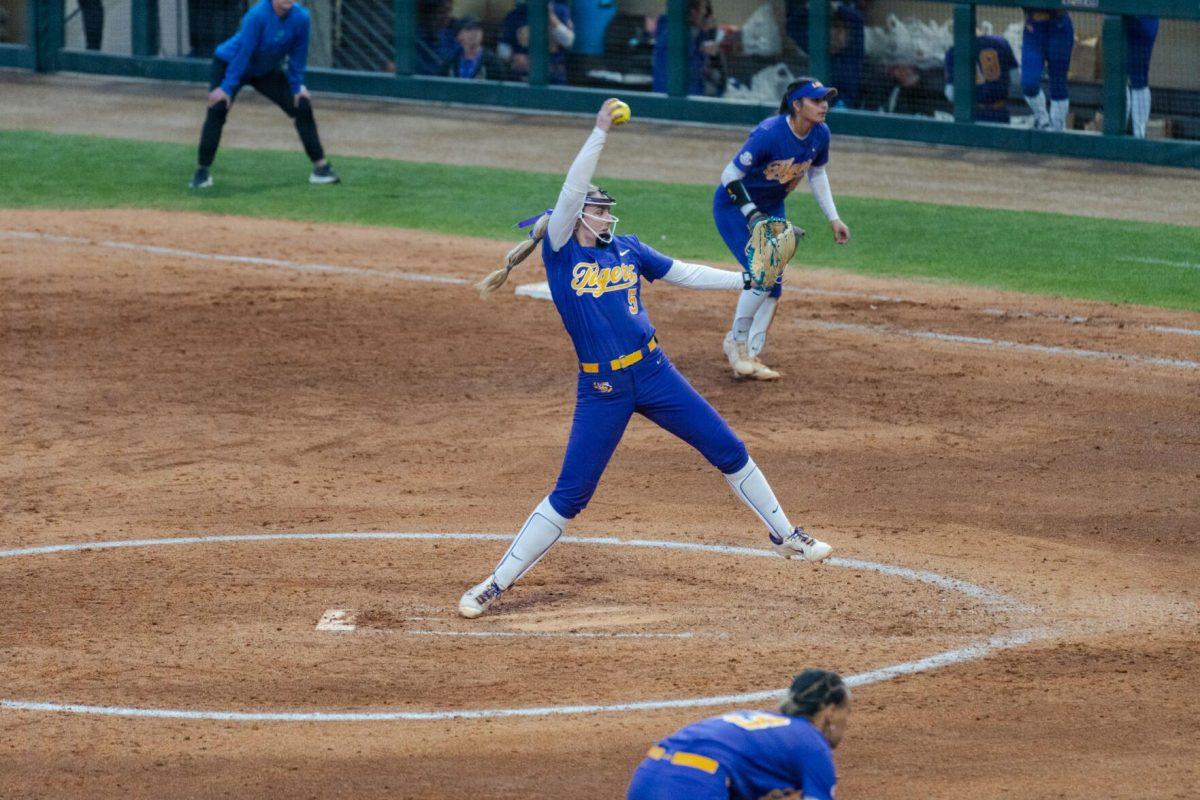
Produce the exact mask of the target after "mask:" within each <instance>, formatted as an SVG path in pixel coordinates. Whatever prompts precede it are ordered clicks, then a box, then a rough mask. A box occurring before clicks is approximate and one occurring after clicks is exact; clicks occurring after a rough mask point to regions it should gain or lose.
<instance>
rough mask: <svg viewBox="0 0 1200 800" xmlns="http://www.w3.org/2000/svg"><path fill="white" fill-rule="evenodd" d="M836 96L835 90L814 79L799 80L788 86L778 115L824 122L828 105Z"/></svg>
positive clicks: (780, 103) (836, 91)
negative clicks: (789, 115)
mask: <svg viewBox="0 0 1200 800" xmlns="http://www.w3.org/2000/svg"><path fill="white" fill-rule="evenodd" d="M837 94H838V90H837V89H831V88H830V87H828V86H825V85H824V84H822V83H821V82H820V81H819V80H817V79H816V78H800V79H799V80H794V81H792V82H791V83H789V84H788V87H787V89H786V90H785V91H784V93H783V99H782V100H781V101H780V102H779V113H780V114H793V115H796V116H802V117H805V118H808V119H809V120H810V121H811V122H824V121H825V112H826V111H828V110H829V103H830V102H832V101H833V100H834V98H836V97H837ZM817 117H820V118H819V119H817Z"/></svg>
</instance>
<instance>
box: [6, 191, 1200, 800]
mask: <svg viewBox="0 0 1200 800" xmlns="http://www.w3.org/2000/svg"><path fill="white" fill-rule="evenodd" d="M269 226H270V229H271V233H272V235H271V236H270V237H266V236H264V235H263V228H264V223H263V222H261V221H245V220H240V219H236V218H219V217H218V218H214V217H203V216H199V215H184V214H170V215H168V214H160V213H152V212H141V211H138V212H134V211H121V212H115V211H114V212H69V213H68V212H10V211H5V212H4V213H3V216H2V224H0V229H2V230H3V231H7V232H10V234H9V235H7V236H6V235H4V234H2V233H0V263H2V264H3V265H4V266H3V269H2V270H0V303H2V304H3V307H2V310H0V313H2V315H3V320H4V322H3V334H4V347H3V348H2V349H0V355H2V357H3V362H2V364H0V367H2V369H0V391H2V396H3V398H4V403H5V406H6V413H5V426H4V428H3V431H4V439H3V453H4V455H3V456H2V457H0V474H2V475H3V482H4V485H5V492H4V499H5V505H4V509H3V511H4V521H3V526H2V530H3V541H0V548H3V549H12V548H21V547H37V546H41V545H50V544H64V543H88V542H93V543H99V542H105V541H116V540H129V539H152V540H162V539H166V538H169V537H179V536H211V535H216V534H266V533H335V532H370V531H380V532H387V531H394V532H418V533H443V534H456V533H479V534H487V533H498V534H503V533H510V532H512V531H513V530H514V529H515V528H516V527H517V526H518V525H519V524H520V523H521V521H522V520H523V518H524V516H525V515H526V514H527V513H528V511H529V509H530V508H531V507H532V506H533V504H534V503H536V501H537V499H538V498H539V497H541V496H542V495H543V494H544V493H545V492H546V491H547V490H548V488H549V487H550V485H551V483H552V481H553V479H554V476H555V474H556V471H557V468H558V465H559V461H560V459H561V455H562V447H563V444H564V441H565V438H566V433H567V429H568V425H569V418H570V408H571V404H572V396H573V383H572V382H573V376H574V369H575V368H574V362H573V356H572V352H571V348H570V344H569V342H568V340H567V338H566V336H565V334H564V333H563V332H562V330H561V324H560V322H559V321H558V319H557V317H556V315H555V313H554V310H553V308H552V307H551V306H550V305H549V304H548V303H545V302H543V301H539V300H534V299H529V298H522V297H516V296H514V295H513V294H512V293H511V292H509V291H507V290H505V291H503V292H501V294H500V296H499V297H497V298H496V299H495V300H494V301H492V302H489V303H481V302H480V301H478V300H477V299H476V297H475V295H474V293H473V291H472V290H471V289H470V288H469V287H468V286H465V285H462V284H445V283H429V282H421V281H419V280H416V279H415V278H418V277H420V276H427V277H428V276H435V277H436V276H439V275H440V273H439V271H438V268H437V267H436V266H435V265H436V264H438V259H437V254H439V253H444V252H445V251H446V244H445V241H446V238H445V237H444V236H442V235H437V236H434V235H423V234H418V233H411V232H400V231H389V230H380V229H367V228H353V227H348V226H340V227H338V228H336V231H335V230H334V229H332V228H326V227H323V226H319V225H311V224H299V223H288V222H272V223H269ZM202 230H203V231H204V233H203V235H200V231H202ZM13 231H19V232H23V233H24V234H25V236H24V238H13V237H12V235H11V232H13ZM54 237H69V238H66V239H62V238H54ZM216 240H219V241H221V243H222V244H221V248H220V251H219V252H220V253H222V254H225V255H237V256H253V257H261V258H271V259H277V260H280V261H282V262H288V263H284V264H278V265H275V266H255V265H252V264H247V263H238V262H231V261H220V260H211V259H209V260H205V259H200V258H197V257H193V256H189V255H187V254H186V253H183V252H179V253H175V254H169V253H165V252H163V251H161V250H159V251H148V250H146V249H136V248H144V246H147V245H153V246H159V247H169V248H177V249H179V250H180V251H205V252H213V249H212V248H210V247H209V246H208V245H207V244H206V243H208V242H212V241H216ZM131 248H134V249H131ZM503 249H504V245H503V244H502V243H491V242H486V241H481V240H462V241H460V242H458V243H456V245H455V252H457V253H459V254H460V255H461V257H460V258H458V259H457V260H456V262H455V263H454V265H453V266H452V267H451V272H450V274H449V277H453V278H461V279H468V280H469V279H473V278H476V277H478V276H479V275H482V274H483V273H485V272H486V271H487V270H489V269H490V268H491V267H492V265H493V264H495V263H496V261H497V258H498V257H499V254H500V253H502V252H503ZM288 264H292V265H313V264H318V265H322V264H323V265H333V266H342V267H353V268H357V269H358V270H360V271H359V272H354V273H350V272H344V273H340V274H339V273H332V272H324V273H322V272H313V271H311V269H310V270H303V269H298V268H289V266H288ZM523 269H524V270H526V272H527V274H526V275H525V276H524V277H523V278H522V280H532V279H534V278H535V277H536V273H537V270H536V269H527V268H523ZM518 274H519V273H518ZM788 280H789V285H790V288H789V290H788V291H787V293H786V295H787V296H786V298H785V301H784V305H783V307H782V310H781V315H782V316H781V319H780V320H779V321H778V322H777V323H776V328H775V333H774V336H773V339H772V348H771V350H770V351H769V356H770V358H769V360H770V361H771V363H773V364H777V365H778V366H779V368H780V369H781V370H783V371H784V373H785V374H786V379H785V380H784V381H782V382H779V383H777V384H771V385H766V384H751V385H746V384H740V385H739V384H735V383H734V382H732V381H731V380H730V379H729V378H728V376H727V374H726V367H725V365H724V360H723V357H722V355H721V352H720V340H721V336H722V332H723V330H724V329H725V327H726V324H727V316H728V313H729V309H730V307H731V303H732V302H733V298H732V297H731V296H727V295H718V294H714V293H700V292H688V291H686V290H683V289H678V288H675V287H669V286H658V285H655V286H653V287H651V288H648V289H647V290H646V302H647V305H648V306H649V308H650V311H651V314H652V317H653V319H654V321H655V323H656V324H657V326H658V328H659V333H660V338H661V341H662V343H663V346H664V349H665V350H666V352H667V353H668V355H669V356H670V357H671V358H672V359H673V360H674V361H675V362H676V363H677V364H678V365H679V367H680V368H681V370H682V371H683V372H684V374H685V375H687V376H688V377H689V378H690V379H691V380H692V382H693V383H694V384H695V385H696V386H697V388H698V389H699V390H700V391H701V392H702V393H703V394H705V395H706V396H707V397H708V398H709V399H710V400H711V401H712V402H713V403H714V405H716V406H717V408H718V409H719V410H721V411H722V412H723V413H724V414H725V415H726V416H727V418H728V419H729V420H730V422H731V424H732V425H733V427H734V428H735V430H737V431H738V432H739V433H740V434H741V435H742V436H743V437H744V438H745V439H746V442H747V444H748V446H749V448H750V450H751V452H752V453H753V455H754V457H755V458H756V460H757V461H758V462H759V463H760V464H761V465H762V466H763V468H764V470H765V471H766V472H767V474H768V475H769V476H770V477H771V480H772V482H773V484H774V485H775V488H776V490H777V492H778V494H779V495H780V499H781V501H782V502H783V503H784V504H785V505H786V507H787V508H788V509H789V511H790V514H791V515H792V517H793V518H794V519H796V520H797V521H800V522H803V523H805V524H807V525H808V526H810V527H811V528H812V529H814V530H816V531H819V532H821V534H823V535H824V537H825V538H827V539H828V540H829V541H831V542H832V543H834V544H835V545H836V546H837V548H838V555H839V556H841V557H844V558H850V559H858V560H862V561H869V562H874V563H878V564H883V565H891V566H897V567H908V568H913V569H917V570H927V571H932V572H935V573H937V574H939V575H942V576H948V577H950V578H955V579H959V580H962V581H969V582H971V583H972V584H975V585H978V586H980V587H983V588H984V589H986V590H988V591H990V592H995V593H999V594H1000V595H1002V597H999V599H993V600H988V599H986V598H984V599H981V598H979V597H973V596H970V595H969V594H963V593H962V592H961V591H956V590H954V589H952V588H947V587H945V586H939V585H936V584H930V583H923V582H920V581H914V580H911V579H906V578H904V577H898V576H895V575H887V574H881V573H879V572H874V571H871V570H870V569H867V568H865V567H863V566H862V565H859V566H853V565H845V564H843V565H841V566H827V567H822V568H812V567H809V566H807V565H798V564H792V563H785V562H783V561H781V560H779V559H766V558H756V557H749V556H746V555H737V554H729V553H720V552H706V551H701V550H691V551H689V550H660V549H651V548H641V549H633V548H629V547H621V546H616V545H606V546H601V545H596V544H586V543H571V542H567V543H562V544H560V545H558V546H557V547H556V548H555V549H554V550H553V551H552V553H551V554H550V555H549V556H548V557H547V558H546V560H545V561H544V562H543V563H542V564H540V565H539V566H538V567H537V569H536V570H535V571H534V572H533V573H531V575H530V576H529V577H528V579H527V580H526V581H524V582H522V583H521V584H520V585H519V587H518V588H517V589H516V590H514V591H513V592H512V593H511V595H510V596H506V597H505V598H504V599H503V600H502V602H501V604H499V605H498V606H497V607H496V612H497V613H496V614H495V615H494V616H492V615H489V616H488V617H485V618H483V619H481V620H478V621H476V622H473V623H468V622H466V621H463V620H460V619H458V618H457V616H456V615H455V612H454V607H455V603H456V601H457V598H458V596H459V594H460V593H461V592H462V590H463V589H464V588H465V587H466V586H467V585H469V584H470V583H472V582H473V581H475V580H477V579H478V578H479V577H480V576H482V575H483V574H486V572H487V570H489V569H490V568H491V566H492V564H493V563H494V561H495V559H496V558H497V557H498V556H499V555H500V553H501V552H502V551H503V547H504V544H503V542H502V541H493V540H469V539H467V540H464V539H456V538H444V539H408V540H405V539H367V540H363V539H316V540H310V541H304V540H290V539H283V540H270V541H251V542H223V543H208V544H193V545H176V546H170V547H166V546H158V547H153V546H147V547H139V548H128V549H108V550H92V551H82V552H63V553H57V554H41V555H22V556H8V557H0V587H2V589H0V596H2V597H3V598H4V600H5V603H6V604H7V606H8V607H7V609H6V613H5V625H4V627H3V628H2V629H0V654H3V657H2V659H0V686H3V687H4V688H3V690H0V699H3V700H8V701H12V700H19V701H43V702H49V703H60V704H62V703H76V704H85V705H89V706H111V707H133V708H142V709H145V708H158V709H174V710H177V711H180V712H189V711H190V712H196V711H214V710H215V711H219V712H247V711H260V712H267V713H289V712H290V713H299V714H303V713H311V712H315V713H337V712H343V713H368V712H375V713H389V712H419V711H431V712H455V711H463V710H471V709H476V710H478V709H497V708H529V707H535V706H563V705H570V704H583V705H605V704H622V703H629V702H638V701H656V700H672V699H679V698H694V697H702V696H710V695H722V694H731V693H743V692H754V691H758V690H763V689H770V688H772V687H776V686H782V685H783V684H784V682H785V681H786V679H787V677H788V676H789V675H790V673H792V672H793V671H795V670H797V669H798V668H800V667H803V666H805V665H809V664H820V665H822V666H826V667H830V668H834V669H837V670H839V671H841V672H843V673H845V674H861V673H864V672H867V671H869V670H875V669H879V668H881V667H886V666H888V665H894V664H898V663H902V662H909V661H913V660H916V659H921V658H923V657H925V656H929V655H932V654H935V653H939V652H945V651H948V650H953V649H955V648H961V647H964V646H968V645H972V644H977V643H979V642H983V641H987V640H989V639H990V638H991V637H996V636H1005V635H1008V634H1012V633H1021V632H1025V633H1028V634H1029V637H1030V638H1031V639H1032V641H1031V642H1030V643H1028V644H1024V645H1021V646H1016V647H1012V648H1008V649H1003V650H998V651H996V652H994V653H992V654H991V655H989V656H988V657H986V658H984V659H982V660H972V661H965V662H962V663H957V664H952V665H949V666H945V667H942V668H939V669H934V670H932V671H926V672H922V673H920V674H915V675H911V676H908V677H899V678H896V679H894V680H889V681H883V682H871V683H868V684H866V685H863V686H861V687H860V688H859V689H858V690H857V711H856V712H855V715H854V717H853V719H852V725H851V729H850V734H849V736H848V738H847V740H846V742H845V743H844V745H843V747H842V749H840V750H839V752H838V760H839V768H840V771H841V775H842V780H841V786H840V788H839V798H841V799H842V800H847V798H912V797H930V798H960V797H964V796H971V797H982V798H998V797H1006V796H1007V797H1039V798H1041V797H1063V798H1080V800H1083V799H1084V798H1087V799H1088V800H1090V798H1094V797H1099V796H1103V797H1106V798H1189V797H1195V796H1197V794H1200V768H1198V767H1197V766H1196V765H1197V764H1198V763H1200V725H1198V723H1197V721H1196V718H1195V707H1196V703H1197V700H1198V699H1200V692H1198V690H1197V688H1196V687H1197V686H1198V685H1200V643H1198V642H1197V637H1196V630H1197V627H1196V626H1197V621H1198V620H1200V614H1198V613H1197V612H1198V610H1200V609H1198V608H1197V597H1196V591H1197V590H1196V581H1195V576H1196V574H1197V569H1198V568H1200V558H1198V556H1197V552H1198V548H1197V544H1198V543H1200V507H1198V504H1197V500H1196V498H1197V497H1198V496H1200V494H1198V489H1200V438H1198V435H1197V428H1196V420H1197V418H1198V415H1200V393H1198V389H1197V387H1198V386H1200V365H1198V364H1197V363H1196V362H1197V361H1200V358H1198V357H1197V356H1198V351H1200V348H1198V347H1197V342H1198V341H1200V339H1198V338H1197V337H1196V336H1195V335H1192V334H1189V333H1187V331H1193V332H1194V331H1195V330H1197V329H1200V316H1198V315H1195V314H1187V313H1179V312H1169V311H1157V310H1153V309H1144V308H1136V307H1123V306H1111V305H1104V304H1097V303H1087V302H1068V301H1063V300H1057V299H1053V298H1035V297H1028V296H1021V295H1015V294H1004V293H999V292H991V291H982V290H972V289H961V288H947V287H945V286H940V285H934V284H920V283H904V282H898V281H878V280H867V279H861V278H854V277H848V276H845V275H840V274H837V273H831V272H821V271H793V272H791V274H790V275H789V278H788ZM1172 329H1174V330H1172ZM934 335H937V336H940V337H941V338H931V337H932V336H934ZM569 533H571V534H573V535H577V536H580V537H585V538H588V537H616V538H617V539H621V540H631V539H646V540H658V541H668V542H675V543H693V544H702V545H734V546H742V547H762V546H763V545H765V536H764V532H763V531H762V529H761V527H760V526H759V524H758V523H757V522H756V521H755V520H754V519H753V518H752V517H751V515H750V513H749V512H748V511H747V510H746V509H745V508H744V507H742V506H741V505H740V504H739V503H738V502H737V501H736V500H735V499H734V498H733V497H732V496H731V495H730V493H729V492H728V489H727V488H726V486H725V485H724V482H723V481H722V479H721V478H720V476H719V475H716V474H715V473H714V472H713V471H712V470H711V469H710V468H709V467H708V466H707V465H706V464H705V463H704V462H703V460H702V459H701V458H700V457H699V456H698V455H697V454H695V453H693V452H692V451H691V450H689V449H688V448H687V447H686V445H683V444H682V443H679V442H677V441H675V440H673V439H672V438H671V437H669V436H668V435H667V434H665V433H663V432H661V431H659V430H657V429H655V428H653V426H651V425H650V424H648V423H646V422H645V421H635V422H634V424H633V425H632V426H631V429H630V432H629V434H628V435H627V436H626V439H625V441H624V442H623V443H622V445H621V447H620V449H619V450H618V452H617V455H616V457H615V459H614V462H613V464H612V466H611V467H610V469H609V472H608V473H607V475H606V477H605V479H604V481H603V482H602V483H601V486H600V490H599V492H598V494H597V497H596V499H595V500H594V502H593V504H592V505H591V506H590V507H589V509H588V510H587V511H586V512H585V513H584V514H583V515H582V516H581V517H580V518H579V519H578V520H577V521H576V523H574V524H573V526H572V527H571V529H570V531H569ZM332 608H348V609H354V610H355V611H357V612H358V614H359V617H358V621H359V627H358V629H357V630H355V631H353V632H350V633H334V632H326V631H318V630H315V626H316V624H317V620H318V619H319V618H320V617H321V615H322V614H323V613H324V612H325V611H326V610H328V609H332ZM477 633H490V634H498V635H496V636H491V637H480V636H473V635H462V634H477ZM760 705H761V704H760ZM708 713H714V712H713V711H712V709H710V708H676V709H672V708H666V709H649V710H637V711H593V712H589V713H582V714H574V715H536V716H530V717H518V718H483V719H456V718H435V719H424V720H408V719H388V720H376V721H341V722H329V721H303V722H284V721H253V720H250V721H247V720H237V719H215V720H214V719H186V718H183V719H180V718H173V719H162V718H139V717H129V716H101V715H96V714H76V713H64V712H61V711H57V712H47V711H39V710H18V709H15V708H12V707H11V706H10V707H0V797H22V798H40V797H89V798H101V799H105V800H106V799H107V798H142V797H144V798H151V797H153V798H161V797H181V798H185V797H279V798H284V797H287V798H308V797H313V798H331V797H354V798H384V797H388V798H393V797H406V798H436V797H480V798H527V797H578V798H613V797H620V796H622V793H623V790H624V786H625V783H626V782H627V780H628V777H629V774H630V773H631V771H632V769H633V767H634V766H635V765H636V764H637V762H638V760H639V759H640V757H641V755H642V754H643V753H644V751H645V749H646V747H647V746H648V745H649V744H651V743H653V742H654V741H655V740H656V739H657V738H659V737H660V736H662V735H664V734H665V733H668V732H670V731H671V730H673V729H674V728H676V727H678V726H679V725H681V724H683V723H685V722H687V721H690V720H693V719H696V718H699V717H701V716H704V715H707V714H708Z"/></svg>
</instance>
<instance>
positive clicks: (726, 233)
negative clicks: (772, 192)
mask: <svg viewBox="0 0 1200 800" xmlns="http://www.w3.org/2000/svg"><path fill="white" fill-rule="evenodd" d="M759 209H760V210H761V211H762V212H763V213H764V214H767V215H769V216H772V217H782V216H783V215H784V209H783V203H777V204H775V205H773V206H759ZM713 222H715V223H716V224H717V233H719V234H721V238H722V239H724V240H725V246H726V247H728V248H729V252H731V253H733V257H734V258H736V259H737V262H738V263H739V264H741V265H742V269H749V268H750V264H749V262H748V261H747V260H746V244H747V243H748V242H749V241H750V229H749V228H747V227H746V218H745V217H743V216H742V212H741V209H739V208H738V207H737V206H735V205H734V204H733V201H731V200H730V199H729V194H728V193H727V192H726V191H725V187H724V186H717V192H716V194H714V195H713ZM781 294H783V282H782V281H780V282H779V283H777V284H775V285H774V286H773V287H771V294H770V296H771V297H779V295H781Z"/></svg>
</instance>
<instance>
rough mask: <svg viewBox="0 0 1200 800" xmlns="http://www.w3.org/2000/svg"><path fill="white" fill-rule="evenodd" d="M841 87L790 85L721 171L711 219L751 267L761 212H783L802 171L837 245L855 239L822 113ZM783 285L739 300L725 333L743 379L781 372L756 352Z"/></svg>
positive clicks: (734, 364) (750, 291)
mask: <svg viewBox="0 0 1200 800" xmlns="http://www.w3.org/2000/svg"><path fill="white" fill-rule="evenodd" d="M836 97H837V89H830V88H828V87H825V86H822V85H821V84H820V82H818V81H815V80H813V79H812V78H801V79H800V80H798V81H795V82H794V83H792V84H791V85H789V86H788V88H787V91H786V92H785V93H784V96H783V100H782V101H781V102H780V104H779V113H778V114H777V115H775V116H773V117H770V118H768V119H766V120H764V121H763V122H761V123H759V125H758V127H757V128H755V129H754V130H753V131H751V133H750V137H749V138H748V139H746V143H745V144H743V145H742V146H741V148H740V149H739V150H738V152H737V154H736V155H735V156H734V157H733V160H732V161H730V162H729V164H728V165H727V166H726V167H725V171H724V172H722V173H721V184H720V185H719V186H717V190H716V192H715V193H714V194H713V221H714V222H716V225H717V232H718V233H720V234H721V238H722V239H724V240H725V244H726V246H728V247H729V251H730V252H731V253H733V257H734V258H736V259H737V260H738V263H740V264H741V265H742V267H743V268H744V269H749V266H750V265H749V260H748V258H747V255H746V244H747V242H749V241H750V229H751V228H753V227H754V224H755V223H756V222H758V221H759V220H760V219H762V218H764V217H783V216H784V210H783V203H784V199H785V198H787V196H788V194H789V193H790V192H791V191H792V190H793V189H795V188H796V187H797V186H798V185H799V184H800V181H802V180H803V179H804V176H805V175H806V174H807V175H808V185H809V187H810V188H811V189H812V193H813V197H815V198H816V200H817V205H819V206H820V207H821V211H822V212H824V214H825V216H826V218H828V220H829V224H830V226H831V227H832V228H833V240H834V241H835V242H837V243H838V244H845V243H846V242H848V241H850V229H849V228H847V227H846V224H845V223H844V222H842V220H841V218H840V217H839V216H838V211H837V206H835V205H834V203H833V193H832V192H831V191H830V189H829V176H828V175H826V174H825V165H826V164H827V163H829V138H830V137H829V126H827V125H826V124H825V114H826V113H827V112H828V111H829V102H830V101H831V100H833V99H834V98H836ZM782 290H783V284H782V283H778V284H776V285H775V286H774V288H772V289H771V290H770V292H769V293H763V292H761V291H758V290H757V289H755V288H753V287H751V288H748V289H747V290H746V291H743V292H742V294H741V297H740V298H739V299H738V304H737V311H736V312H735V313H734V315H733V328H732V329H731V330H730V331H729V333H728V335H726V337H725V343H724V348H725V356H726V357H727V358H728V359H729V366H731V367H732V368H733V374H734V376H735V377H738V378H755V379H757V380H775V379H776V378H778V377H779V373H778V372H776V371H775V370H773V369H771V368H770V367H768V366H766V365H765V364H763V363H762V361H760V360H759V359H758V354H759V353H761V352H762V351H763V348H765V347H766V342H767V329H768V328H769V327H770V325H771V320H772V319H774V317H775V307H776V305H777V304H778V302H779V296H780V293H781V292H782Z"/></svg>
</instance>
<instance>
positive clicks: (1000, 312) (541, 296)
mask: <svg viewBox="0 0 1200 800" xmlns="http://www.w3.org/2000/svg"><path fill="white" fill-rule="evenodd" d="M787 291H788V293H789V294H792V293H794V294H808V295H817V296H819V297H851V298H856V299H860V300H870V301H873V302H880V303H910V304H912V305H919V306H925V305H928V303H925V302H923V301H921V300H914V299H911V298H907V297H891V296H888V295H877V294H866V293H864V292H852V291H830V290H828V289H811V288H806V287H800V288H797V289H788V290H787ZM515 292H516V294H517V295H519V296H521V297H532V298H533V299H535V300H551V299H553V298H551V296H550V284H549V283H548V282H546V281H540V282H537V283H523V284H520V285H519V286H517V287H516V289H515ZM982 313H983V314H985V315H987V316H989V317H1003V318H1011V319H1044V320H1048V321H1051V322H1065V323H1068V324H1070V325H1082V324H1085V323H1087V322H1089V321H1090V319H1089V318H1088V317H1079V316H1069V315H1067V314H1044V313H1036V312H1032V311H1007V310H1005V309H1003V308H985V309H982ZM830 324H834V323H830ZM1132 324H1133V325H1136V326H1137V327H1140V328H1144V329H1146V330H1150V331H1154V332H1155V333H1166V334H1179V335H1183V336H1200V330H1194V329H1192V328H1172V327H1169V326H1166V325H1145V324H1141V323H1132ZM947 335H948V334H947Z"/></svg>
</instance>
